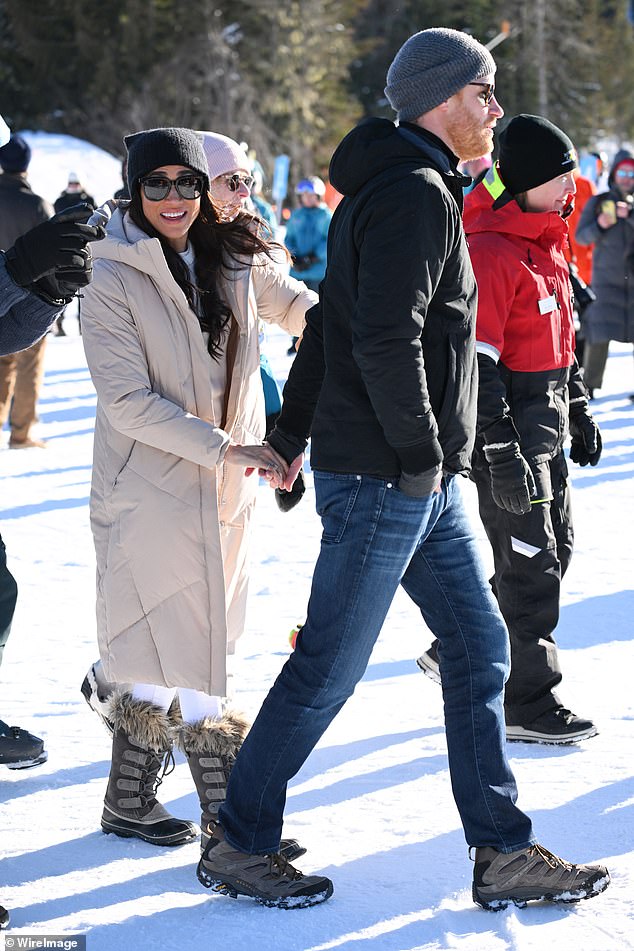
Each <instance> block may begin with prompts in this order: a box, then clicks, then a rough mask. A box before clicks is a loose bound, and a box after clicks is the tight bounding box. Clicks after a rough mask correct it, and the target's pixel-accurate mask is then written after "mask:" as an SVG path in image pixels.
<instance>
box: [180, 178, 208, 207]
mask: <svg viewBox="0 0 634 951" xmlns="http://www.w3.org/2000/svg"><path fill="white" fill-rule="evenodd" d="M175 185H176V191H177V192H178V194H179V195H180V196H181V198H185V199H186V200H187V201H192V200H193V199H194V198H200V195H201V192H202V187H203V183H202V179H200V178H196V177H195V176H192V175H183V176H182V177H181V178H177V179H176V182H175Z"/></svg>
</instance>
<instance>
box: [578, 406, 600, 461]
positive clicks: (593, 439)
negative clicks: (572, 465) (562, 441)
mask: <svg viewBox="0 0 634 951" xmlns="http://www.w3.org/2000/svg"><path fill="white" fill-rule="evenodd" d="M570 435H571V437H572V445H571V446H570V458H571V459H572V461H573V462H576V463H578V464H579V465H580V466H587V465H591V466H596V464H597V462H598V461H599V459H600V458H601V450H602V448H603V441H602V439H601V432H600V431H599V427H598V426H597V424H596V423H595V421H594V419H593V418H592V416H591V415H590V413H587V412H582V413H576V414H574V415H573V416H571V417H570Z"/></svg>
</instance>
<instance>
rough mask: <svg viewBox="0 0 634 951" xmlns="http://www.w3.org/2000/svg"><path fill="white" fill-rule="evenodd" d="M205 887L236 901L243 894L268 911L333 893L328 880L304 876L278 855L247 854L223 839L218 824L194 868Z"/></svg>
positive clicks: (305, 903) (305, 905) (304, 904)
mask: <svg viewBox="0 0 634 951" xmlns="http://www.w3.org/2000/svg"><path fill="white" fill-rule="evenodd" d="M197 875H198V881H199V882H200V883H201V885H204V886H205V888H213V890H214V891H215V892H220V893H221V894H222V895H228V896H229V897H230V898H237V897H238V895H246V896H248V897H249V898H254V899H255V900H256V901H257V902H259V903H260V904H261V905H266V906H267V907H269V908H309V907H310V906H311V905H319V904H321V902H323V901H326V900H327V899H328V898H330V896H331V895H332V893H333V885H332V882H331V881H330V879H329V878H325V877H323V876H321V875H304V874H303V873H302V872H300V871H299V870H298V869H296V868H295V867H294V866H293V865H291V863H290V862H289V861H288V860H287V859H285V858H284V857H283V856H282V855H280V854H279V852H273V853H271V854H270V855H249V854H248V853H246V852H238V851H237V850H236V849H234V848H233V847H232V846H231V845H229V843H228V842H227V841H226V840H225V836H224V832H223V831H222V828H221V827H220V826H219V825H216V826H215V828H214V829H213V835H212V837H211V838H210V840H209V842H208V843H207V845H206V847H205V851H204V852H203V854H202V857H201V859H200V862H199V863H198V869H197Z"/></svg>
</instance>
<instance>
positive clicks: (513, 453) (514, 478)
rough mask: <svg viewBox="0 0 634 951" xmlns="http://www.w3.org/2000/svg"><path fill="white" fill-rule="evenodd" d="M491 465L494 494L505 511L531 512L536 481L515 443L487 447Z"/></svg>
mask: <svg viewBox="0 0 634 951" xmlns="http://www.w3.org/2000/svg"><path fill="white" fill-rule="evenodd" d="M484 455H485V456H486V460H487V462H488V463H489V474H490V476H491V494H492V496H493V501H494V502H495V503H496V505H499V507H500V508H501V509H506V511H507V512H511V513H512V514H513V515H526V514H527V513H528V512H530V508H531V497H533V496H535V494H536V489H535V479H534V478H533V473H532V472H531V470H530V467H529V465H528V463H527V462H526V459H525V458H524V456H523V455H522V453H521V452H520V447H519V443H517V442H516V441H515V440H513V441H512V442H507V443H496V444H494V445H490V446H485V447H484Z"/></svg>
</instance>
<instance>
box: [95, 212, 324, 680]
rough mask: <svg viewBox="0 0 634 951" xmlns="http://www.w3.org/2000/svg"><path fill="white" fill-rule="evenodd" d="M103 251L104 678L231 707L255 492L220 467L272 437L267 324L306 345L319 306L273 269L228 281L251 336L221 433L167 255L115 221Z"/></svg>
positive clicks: (244, 333) (100, 621)
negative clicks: (268, 432)
mask: <svg viewBox="0 0 634 951" xmlns="http://www.w3.org/2000/svg"><path fill="white" fill-rule="evenodd" d="M93 254H94V257H95V265H94V280H93V282H92V284H90V285H89V286H88V287H87V288H86V290H85V292H84V293H85V301H84V304H83V307H82V332H83V340H84V347H85V351H86V357H87V360H88V366H89V368H90V372H91V375H92V379H93V382H94V385H95V389H96V390H97V397H98V402H97V418H96V424H95V443H94V459H93V476H92V490H91V498H90V516H91V525H92V530H93V535H94V541H95V549H96V558H97V631H98V637H99V647H100V652H101V658H102V661H103V665H104V672H105V675H106V677H108V678H109V679H110V680H113V681H116V682H121V683H128V682H141V683H151V684H158V685H162V686H167V687H192V688H194V689H197V690H202V691H205V692H206V693H209V694H212V695H217V696H223V695H224V694H225V693H226V654H227V653H231V652H232V650H233V644H234V643H235V641H236V639H237V638H238V637H239V636H240V634H241V633H242V630H243V627H244V616H245V602H246V593H247V574H246V571H247V568H246V558H247V548H248V539H249V534H250V521H251V517H252V512H253V505H254V502H255V496H256V492H257V487H258V477H257V474H254V475H252V476H250V477H248V478H247V477H245V476H244V470H243V469H242V468H241V467H238V466H227V465H223V457H224V454H225V452H226V449H227V446H228V445H229V442H230V441H233V442H236V443H241V444H252V445H254V444H259V443H260V442H261V441H262V438H263V432H264V400H263V392H262V384H261V379H260V367H259V344H258V326H257V323H258V317H259V318H261V319H262V320H265V321H268V322H271V323H277V324H280V325H281V326H282V327H284V329H285V330H287V331H288V332H289V333H290V334H299V333H301V331H302V329H303V326H304V313H305V312H306V310H307V309H308V308H309V307H311V306H312V305H313V304H314V302H315V300H316V295H315V294H313V293H312V292H311V291H309V290H307V289H306V287H305V286H304V285H303V284H302V283H300V282H298V281H295V280H293V279H292V278H290V277H287V276H286V275H285V274H283V273H282V272H281V270H280V269H278V268H277V267H276V266H275V265H273V264H272V263H271V262H270V261H269V260H268V259H267V258H263V259H261V258H256V259H254V264H253V266H252V267H247V266H245V267H244V268H241V269H240V270H239V271H234V272H229V273H228V274H227V275H226V277H225V278H224V280H223V284H222V288H221V292H222V294H223V297H224V298H225V300H226V302H227V304H228V305H229V306H230V308H231V310H232V312H233V315H234V318H235V320H236V322H237V325H238V330H239V337H238V342H237V351H236V356H235V361H234V364H233V372H232V376H231V380H230V387H229V400H228V405H227V410H226V417H227V419H226V424H225V427H224V429H221V428H220V421H219V420H214V419H213V409H212V389H211V379H212V373H213V368H214V361H212V360H211V358H210V356H209V354H208V353H207V349H206V346H205V343H204V340H203V336H202V332H201V329H200V324H199V323H198V320H197V318H196V316H195V314H194V313H193V312H192V310H191V309H190V307H189V305H188V303H187V300H186V298H185V295H184V294H183V292H182V291H181V289H180V288H179V287H178V285H177V284H176V282H175V281H174V279H173V277H172V275H171V273H170V271H169V268H168V267H167V263H166V261H165V257H164V255H163V252H162V250H161V245H160V242H159V241H158V240H157V239H156V238H149V237H148V236H147V235H146V234H145V233H144V232H143V231H141V230H140V229H139V228H138V227H137V226H136V225H135V224H134V223H133V222H132V221H131V220H130V218H129V216H128V215H122V213H121V211H116V212H115V214H114V215H113V217H112V219H111V221H110V223H109V225H108V235H107V237H106V239H105V240H104V241H100V242H98V243H96V244H94V245H93Z"/></svg>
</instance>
